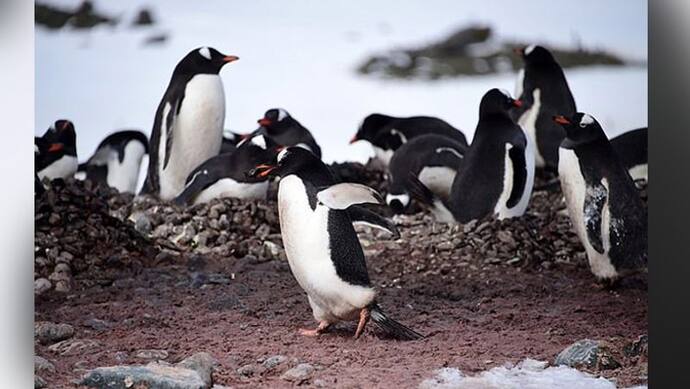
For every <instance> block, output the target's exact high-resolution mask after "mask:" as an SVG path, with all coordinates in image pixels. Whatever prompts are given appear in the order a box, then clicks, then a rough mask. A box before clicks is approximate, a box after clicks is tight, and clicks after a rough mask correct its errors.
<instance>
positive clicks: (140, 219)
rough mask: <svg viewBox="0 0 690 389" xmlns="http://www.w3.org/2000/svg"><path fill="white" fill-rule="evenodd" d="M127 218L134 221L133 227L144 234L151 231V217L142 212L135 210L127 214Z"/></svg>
mask: <svg viewBox="0 0 690 389" xmlns="http://www.w3.org/2000/svg"><path fill="white" fill-rule="evenodd" d="M129 220H130V221H132V223H134V229H135V230H137V231H139V232H140V233H142V234H144V235H148V234H150V233H151V230H152V225H151V219H150V218H149V217H148V216H147V215H146V214H145V213H144V212H135V213H133V214H131V215H130V216H129Z"/></svg>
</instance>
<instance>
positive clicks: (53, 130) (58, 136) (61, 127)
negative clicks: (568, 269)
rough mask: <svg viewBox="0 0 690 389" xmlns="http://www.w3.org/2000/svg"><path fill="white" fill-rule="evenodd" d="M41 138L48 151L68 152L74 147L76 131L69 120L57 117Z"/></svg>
mask: <svg viewBox="0 0 690 389" xmlns="http://www.w3.org/2000/svg"><path fill="white" fill-rule="evenodd" d="M42 139H43V142H44V143H45V144H46V145H47V151H49V152H70V151H72V150H74V149H75V148H76V144H77V133H76V131H75V130H74V124H73V123H72V122H71V121H69V120H65V119H59V120H56V121H55V123H53V125H52V126H50V128H48V131H46V132H45V134H43V137H42ZM51 150H52V151H51ZM74 153H76V150H75V151H74ZM70 154H72V153H70Z"/></svg>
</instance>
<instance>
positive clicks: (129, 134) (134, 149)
mask: <svg viewBox="0 0 690 389" xmlns="http://www.w3.org/2000/svg"><path fill="white" fill-rule="evenodd" d="M148 152H149V140H148V138H147V137H146V135H144V133H143V132H141V131H137V130H123V131H117V132H114V133H112V134H110V135H108V136H106V137H105V139H103V140H102V141H101V143H99V144H98V147H96V151H95V152H94V154H93V155H92V156H91V157H90V158H89V159H88V160H87V161H86V162H84V163H82V164H80V165H79V169H78V171H79V172H83V173H84V178H86V179H89V180H91V181H93V182H95V183H98V184H106V185H108V186H110V187H112V188H115V189H117V190H118V191H119V192H121V193H135V191H136V188H137V181H138V179H139V168H140V166H141V160H142V159H143V158H144V155H146V154H148Z"/></svg>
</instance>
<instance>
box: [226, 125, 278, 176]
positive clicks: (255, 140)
mask: <svg viewBox="0 0 690 389" xmlns="http://www.w3.org/2000/svg"><path fill="white" fill-rule="evenodd" d="M282 149H283V147H282V146H280V145H278V143H276V142H275V141H274V140H273V139H272V138H271V137H268V136H265V135H263V134H254V135H251V136H249V137H247V138H245V139H243V140H242V142H240V143H239V144H238V145H237V150H236V151H235V160H236V161H237V163H238V164H241V165H244V166H243V167H242V169H244V170H249V169H251V168H254V167H255V166H259V165H264V164H269V163H271V162H272V161H273V160H275V158H276V155H277V154H278V152H279V151H280V150H282ZM246 178H247V179H248V181H249V182H259V181H265V180H266V179H267V178H268V177H267V176H260V175H254V176H252V175H249V174H247V175H246Z"/></svg>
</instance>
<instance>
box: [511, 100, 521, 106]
mask: <svg viewBox="0 0 690 389" xmlns="http://www.w3.org/2000/svg"><path fill="white" fill-rule="evenodd" d="M513 105H514V106H516V107H518V108H520V107H522V100H520V99H515V100H513Z"/></svg>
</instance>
